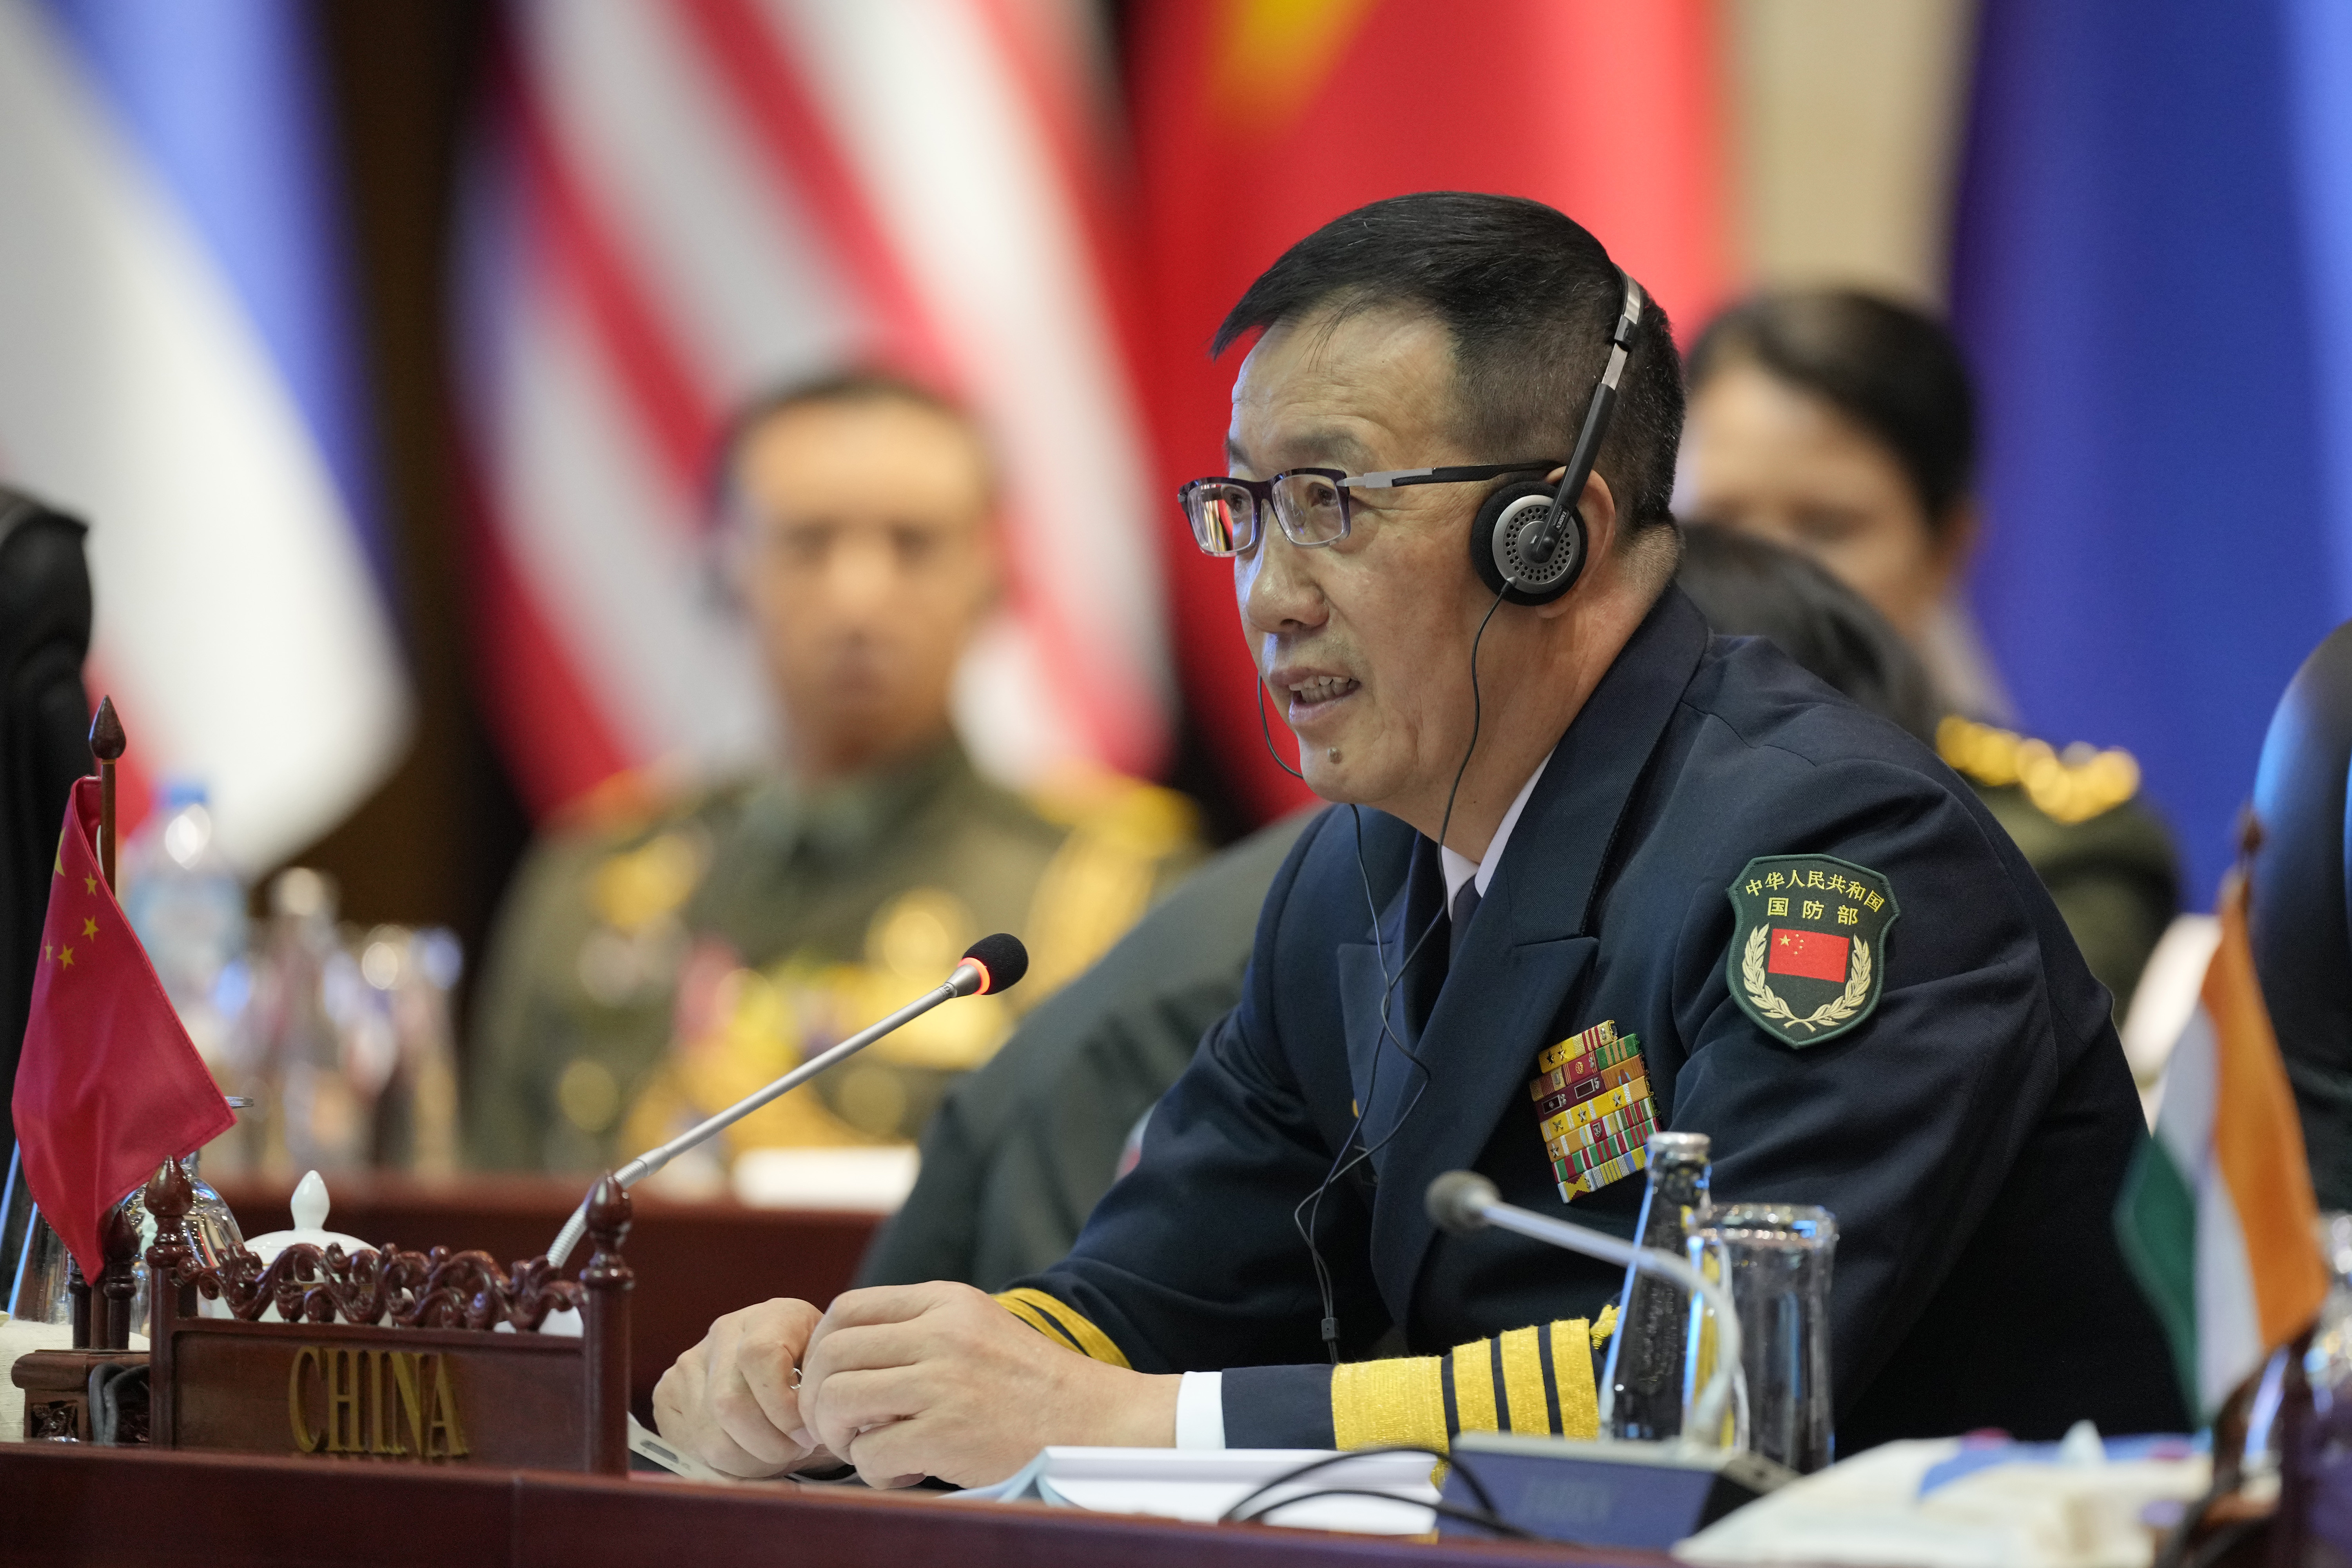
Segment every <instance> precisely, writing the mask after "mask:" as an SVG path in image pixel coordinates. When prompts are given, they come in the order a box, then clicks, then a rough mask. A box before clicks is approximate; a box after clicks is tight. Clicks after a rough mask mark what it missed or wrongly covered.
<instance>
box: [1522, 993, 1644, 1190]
mask: <svg viewBox="0 0 2352 1568" xmlns="http://www.w3.org/2000/svg"><path fill="white" fill-rule="evenodd" d="M1528 1094H1529V1095H1531V1096H1532V1097H1534V1100H1535V1102H1536V1120H1537V1122H1538V1131H1541V1132H1542V1134H1543V1141H1544V1149H1545V1151H1546V1152H1548V1153H1549V1154H1550V1156H1551V1169H1552V1174H1553V1175H1554V1176H1556V1177H1558V1178H1559V1195H1560V1199H1561V1201H1562V1202H1564V1203H1574V1202H1575V1201H1576V1197H1577V1194H1579V1193H1594V1192H1599V1191H1600V1190H1601V1188H1602V1187H1605V1186H1607V1185H1608V1184H1610V1183H1612V1182H1614V1181H1616V1180H1618V1179H1619V1178H1620V1177H1622V1176H1630V1175H1632V1174H1633V1173H1634V1172H1636V1171H1639V1170H1642V1169H1643V1168H1645V1167H1646V1166H1647V1165H1648V1164H1649V1163H1650V1151H1649V1142H1650V1134H1651V1133H1652V1132H1653V1131H1656V1129H1657V1121H1656V1116H1655V1113H1654V1110H1652V1108H1651V1104H1650V1079H1649V1074H1648V1072H1647V1070H1646V1069H1645V1068H1643V1065H1642V1037H1640V1036H1639V1035H1622V1036H1621V1035H1619V1034H1618V1033H1617V1026H1616V1025H1615V1024H1614V1023H1606V1024H1595V1025H1594V1026H1592V1027H1591V1028H1589V1029H1587V1030H1585V1031H1584V1032H1583V1033H1582V1034H1580V1035H1577V1036H1574V1037H1570V1038H1569V1039H1565V1040H1562V1041H1560V1042H1559V1044H1558V1045H1556V1046H1553V1047H1549V1049H1547V1050H1546V1051H1545V1052H1544V1053H1543V1055H1542V1056H1540V1057H1538V1058H1536V1076H1535V1078H1534V1079H1533V1080H1532V1081H1530V1082H1529V1083H1528Z"/></svg>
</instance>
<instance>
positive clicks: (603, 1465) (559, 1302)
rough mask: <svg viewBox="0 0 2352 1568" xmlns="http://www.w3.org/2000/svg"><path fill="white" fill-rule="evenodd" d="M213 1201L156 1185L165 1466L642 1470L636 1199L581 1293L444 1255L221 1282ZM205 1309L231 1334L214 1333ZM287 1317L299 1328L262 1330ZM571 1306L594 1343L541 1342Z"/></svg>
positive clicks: (332, 1251) (295, 1253) (296, 1265)
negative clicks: (207, 1264)
mask: <svg viewBox="0 0 2352 1568" xmlns="http://www.w3.org/2000/svg"><path fill="white" fill-rule="evenodd" d="M193 1203H194V1191H193V1189H192V1188H191V1187H190V1186H189V1184H188V1180H187V1177H186V1176H185V1174H184V1173H182V1171H181V1169H180V1166H179V1163H178V1162H177V1161H167V1162H165V1163H164V1164H163V1168H162V1169H161V1170H159V1171H158V1172H157V1173H155V1178H154V1180H153V1181H152V1182H150V1183H149V1184H148V1185H147V1212H148V1213H149V1214H151V1215H154V1217H155V1222H156V1237H155V1245H154V1246H153V1247H150V1248H149V1249H148V1252H147V1268H148V1272H149V1277H150V1279H152V1281H153V1288H152V1290H151V1291H150V1296H151V1298H152V1302H153V1310H152V1316H151V1319H150V1326H149V1331H148V1334H149V1352H148V1358H147V1359H148V1365H149V1369H150V1388H149V1419H148V1441H149V1442H151V1443H152V1445H153V1446H154V1447H159V1448H205V1449H215V1450H226V1451H229V1452H236V1453H247V1454H270V1455H276V1456H281V1457H285V1456H300V1455H316V1456H318V1457H320V1458H342V1459H348V1460H357V1461H361V1462H366V1463H375V1464H395V1465H396V1464H436V1465H440V1464H465V1465H479V1466H490V1467H495V1468H531V1469H546V1470H572V1471H592V1472H603V1473H605V1474H612V1475H618V1474H622V1473H625V1471H626V1470H627V1469H628V1461H629V1453H628V1430H627V1426H628V1399H629V1295H628V1293H629V1290H630V1288H631V1284H632V1281H633V1277H632V1275H631V1274H630V1271H629V1267H628V1264H627V1263H626V1262H625V1260H624V1259H623V1258H622V1257H621V1252H620V1247H621V1242H622V1239H623V1237H625V1235H626V1234H627V1232H628V1228H629V1198H628V1194H626V1193H625V1192H624V1191H623V1190H622V1189H621V1187H620V1185H619V1184H617V1183H615V1182H614V1180H613V1179H612V1178H611V1177H609V1176H607V1177H606V1178H605V1179H604V1183H603V1184H602V1185H600V1186H599V1187H598V1188H597V1190H596V1194H595V1196H594V1198H593V1200H592V1201H591V1202H590V1204H589V1207H588V1236H589V1237H590V1239H591V1240H592V1241H593V1243H594V1246H595V1251H594V1253H593V1256H591V1257H590V1258H589V1260H588V1264H587V1267H586V1268H583V1270H582V1271H581V1275H580V1279H579V1280H578V1282H577V1283H574V1282H572V1281H571V1280H567V1279H560V1278H558V1277H557V1275H556V1272H555V1270H554V1269H553V1268H550V1267H549V1266H548V1263H547V1260H546V1258H544V1257H541V1258H532V1259H530V1261H528V1262H525V1263H521V1264H518V1265H517V1266H516V1267H515V1268H514V1270H513V1271H512V1272H511V1273H509V1272H508V1271H507V1270H505V1269H502V1268H499V1266H498V1264H497V1263H496V1262H494V1261H493V1260H492V1259H491V1258H490V1257H489V1255H488V1253H484V1252H454V1253H453V1252H451V1251H450V1250H449V1249H448V1248H447V1247H435V1248H433V1249H432V1250H431V1251H429V1252H423V1253H418V1252H405V1251H401V1250H399V1249H397V1248H393V1247H386V1248H384V1249H383V1250H381V1251H362V1252H360V1253H357V1254H355V1255H353V1256H350V1257H346V1256H345V1255H344V1253H343V1250H342V1248H341V1247H325V1248H320V1247H312V1246H308V1245H304V1244H299V1243H298V1244H296V1245H294V1246H291V1247H288V1248H287V1249H286V1250H285V1251H284V1252H282V1253H280V1254H278V1257H277V1258H275V1259H274V1260H273V1261H271V1262H270V1263H269V1264H268V1266H267V1267H266V1268H265V1267H264V1266H263V1264H262V1262H261V1260H260V1258H257V1257H256V1256H255V1255H254V1254H252V1253H250V1252H239V1253H236V1254H234V1255H233V1256H231V1257H230V1258H228V1259H226V1261H225V1262H224V1263H223V1264H222V1265H221V1266H220V1267H218V1268H201V1267H199V1266H198V1265H197V1263H196V1262H195V1254H194V1248H193V1247H191V1246H190V1245H189V1242H188V1236H187V1230H186V1226H185V1221H186V1218H187V1214H188V1210H189V1208H190V1206H191V1205H193ZM200 1294H201V1295H203V1296H205V1297H206V1298H209V1299H211V1300H218V1301H223V1302H226V1304H227V1306H228V1310H229V1312H230V1314H231V1315H230V1316H229V1317H226V1318H205V1317H198V1316H196V1315H195V1308H196V1298H197V1297H198V1295H200ZM271 1307H275V1308H277V1309H278V1316H279V1317H280V1318H281V1319H282V1320H284V1321H280V1322H262V1321H258V1320H259V1319H260V1317H261V1315H262V1314H263V1313H264V1312H265V1311H267V1310H269V1309H270V1308H271ZM560 1307H564V1308H571V1309H572V1310H575V1311H577V1312H579V1313H580V1315H581V1318H582V1320H583V1332H582V1333H581V1334H580V1335H578V1336H577V1337H572V1336H562V1335H555V1334H541V1333H537V1332H534V1331H535V1330H536V1329H538V1328H539V1326H540V1325H541V1322H543V1321H545V1320H546V1318H547V1316H548V1314H549V1313H550V1312H551V1311H554V1310H556V1309H558V1308H560ZM502 1324H506V1325H511V1326H512V1328H513V1329H514V1330H515V1331H514V1332H501V1331H499V1326H500V1325H502ZM37 1353H38V1354H39V1355H41V1356H43V1357H52V1356H58V1355H83V1356H87V1355H88V1354H89V1352H37ZM127 1353H128V1352H109V1355H110V1358H113V1359H122V1358H125V1357H126V1356H127ZM33 1359H34V1358H33V1357H30V1356H28V1357H26V1358H25V1361H26V1362H30V1361H32V1360H33ZM23 1364H24V1363H19V1365H20V1367H22V1366H23ZM58 1370H59V1371H60V1372H62V1371H63V1370H64V1369H63V1368H62V1367H60V1368H59V1369H58ZM19 1381H21V1375H20V1378H19ZM28 1409H29V1401H28Z"/></svg>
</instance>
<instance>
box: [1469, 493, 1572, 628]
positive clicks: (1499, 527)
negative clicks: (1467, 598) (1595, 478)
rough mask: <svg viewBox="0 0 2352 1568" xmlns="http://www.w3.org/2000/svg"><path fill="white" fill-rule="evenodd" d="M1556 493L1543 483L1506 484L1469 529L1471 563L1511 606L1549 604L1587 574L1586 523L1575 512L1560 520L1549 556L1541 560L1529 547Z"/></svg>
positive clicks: (1482, 507)
mask: <svg viewBox="0 0 2352 1568" xmlns="http://www.w3.org/2000/svg"><path fill="white" fill-rule="evenodd" d="M1557 493H1558V492H1557V491H1556V490H1555V489H1553V487H1551V486H1550V485H1548V484H1544V483H1542V482H1540V481H1539V480H1534V479H1524V480H1521V481H1519V482H1518V483H1517V484H1508V485H1505V486H1504V487H1503V488H1502V489H1498V490H1496V492H1495V493H1494V494H1493V495H1490V496H1488V497H1487V498H1486V504H1485V505H1484V506H1481V507H1480V508H1479V509H1478V516H1477V519H1476V521H1474V522H1473V523H1472V524H1471V525H1470V564H1471V565H1472V566H1474V567H1475V568H1476V569H1477V573H1478V579H1479V581H1480V582H1482V583H1484V584H1486V587H1487V589H1488V590H1489V591H1490V592H1493V593H1496V594H1500V595H1502V596H1503V599H1504V602H1505V603H1507V604H1512V605H1549V604H1550V603H1551V602H1552V601H1553V600H1554V599H1557V598H1559V596H1560V595H1562V594H1565V593H1567V592H1568V591H1569V590H1570V588H1572V587H1574V586H1575V585H1576V580H1577V578H1578V577H1580V576H1581V575H1582V574H1583V573H1584V519H1583V518H1582V516H1580V514H1579V513H1578V512H1577V511H1576V510H1575V509H1574V508H1570V510H1569V513H1568V516H1567V517H1565V518H1564V519H1562V520H1561V522H1560V531H1559V544H1558V545H1557V546H1555V547H1554V549H1553V550H1552V552H1551V558H1550V559H1549V560H1548V561H1542V562H1538V561H1536V560H1534V559H1532V558H1531V556H1530V554H1529V552H1528V546H1529V544H1530V543H1532V542H1533V541H1534V539H1535V537H1536V535H1537V534H1538V533H1539V532H1541V531H1542V530H1543V525H1544V520H1545V519H1546V518H1547V517H1549V516H1550V514H1551V506H1552V498H1553V496H1554V495H1556V494H1557Z"/></svg>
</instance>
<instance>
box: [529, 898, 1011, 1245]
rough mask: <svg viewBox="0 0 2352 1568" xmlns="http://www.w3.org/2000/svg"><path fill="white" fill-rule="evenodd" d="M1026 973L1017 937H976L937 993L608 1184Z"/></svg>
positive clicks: (624, 1180) (580, 1223) (650, 1169)
mask: <svg viewBox="0 0 2352 1568" xmlns="http://www.w3.org/2000/svg"><path fill="white" fill-rule="evenodd" d="M1026 973H1029V950H1028V949H1027V948H1025V947H1024V946H1022V945H1021V939H1020V938H1019V937H1017V936H1011V935H1008V934H1007V933H1005V932H1003V931H999V932H997V933H996V934H995V935H994V936H984V937H982V938H981V939H980V940H979V941H978V942H973V943H972V944H971V946H970V947H968V948H966V949H964V953H963V962H962V963H959V964H957V965H956V966H955V970H954V972H953V973H950V975H949V976H948V978H947V983H946V984H943V985H941V986H940V987H939V988H938V989H937V990H934V991H927V992H925V993H924V994H922V995H920V996H918V997H916V998H915V999H914V1000H913V1001H912V1002H909V1003H908V1004H907V1005H905V1006H903V1007H901V1008H899V1009H898V1011H897V1012H895V1013H893V1014H891V1015H890V1016H888V1017H887V1018H885V1019H883V1020H882V1021H881V1022H879V1023H877V1024H871V1025H868V1026H866V1027H865V1028H863V1029H860V1030H859V1031H857V1033H856V1034H854V1035H852V1036H850V1037H849V1038H847V1039H845V1040H844V1041H842V1042H841V1044H839V1045H837V1046H835V1047H833V1048H832V1049H831V1050H829V1051H826V1052H824V1053H823V1054H822V1055H819V1056H814V1057H811V1058H809V1059H808V1060H806V1061H804V1062H803V1063H802V1064H801V1065H800V1066H798V1067H796V1068H793V1070H792V1071H790V1072H788V1073H786V1074H785V1075H784V1076H783V1077H782V1078H780V1079H777V1080H776V1081H775V1082H773V1083H772V1084H770V1085H768V1087H767V1088H765V1089H758V1090H755V1091H754V1092H752V1093H751V1094H748V1095H745V1096H744V1097H743V1098H742V1099H741V1100H737V1101H736V1102H735V1103H734V1104H732V1105H730V1106H729V1107H728V1108H727V1109H726V1110H722V1111H720V1112H719V1114H718V1115H716V1116H714V1117H712V1118H710V1120H709V1121H705V1122H703V1123H702V1124H701V1125H700V1126H698V1127H693V1128H689V1129H688V1130H687V1131H684V1132H681V1133H679V1134H678V1135H677V1137H675V1138H673V1139H671V1140H670V1141H669V1142H667V1143H665V1144H663V1145H662V1146H661V1147H660V1148H658V1149H648V1150H646V1152H644V1153H642V1154H640V1155H638V1156H637V1157H636V1158H635V1159H634V1160H632V1161H630V1162H629V1163H627V1164H625V1165H624V1166H622V1167H621V1168H620V1169H619V1170H617V1171H615V1172H614V1173H613V1179H614V1181H616V1182H618V1183H620V1184H621V1185H622V1186H623V1187H634V1186H635V1185H636V1184H638V1183H639V1182H641V1181H643V1180H645V1178H646V1177H647V1176H650V1175H652V1174H653V1173H655V1172H656V1171H658V1170H660V1169H661V1168H662V1167H663V1166H664V1165H667V1164H668V1163H670V1162H671V1161H672V1160H675V1159H677V1157H678V1156H679V1155H680V1154H683V1153H685V1152H687V1151H688V1149H691V1148H693V1147H695V1146H696V1145H697V1144H698V1143H700V1142H703V1141H704V1140H705V1139H707V1138H709V1136H710V1135H711V1134H712V1133H714V1132H717V1131H721V1130H723V1129H725V1128H728V1127H731V1126H733V1125H734V1124H735V1123H736V1122H738V1121H742V1120H743V1118H745V1117H747V1116H749V1115H751V1112H753V1111H755V1110H759V1109H760V1107H761V1106H763V1105H765V1104H767V1103H768V1102H769V1101H770V1100H774V1099H775V1098H776V1097H777V1096H779V1095H782V1094H788V1093H790V1092H791V1091H792V1090H793V1089H798V1088H799V1087H800V1086H801V1085H803V1084H804V1083H806V1082H808V1080H809V1079H813V1078H814V1077H816V1075H817V1074H819V1073H821V1072H823V1071H824V1069H825V1068H829V1067H831V1066H833V1065H834V1064H835V1062H839V1061H842V1060H845V1059H846V1058H850V1057H854V1056H856V1054H857V1053H858V1052H860V1051H862V1050H864V1049H865V1048H866V1047H868V1046H870V1045H872V1044H873V1043H874V1042H875V1041H877V1040H878V1039H880V1038H881V1037H883V1036H885V1035H887V1034H889V1033H890V1032H891V1031H892V1030H894V1029H898V1028H902V1027H904V1026H907V1025H908V1024H911V1023H913V1022H914V1021H915V1020H916V1019H917V1018H919V1017H921V1016H923V1015H924V1014H926V1013H928V1012H929V1011H930V1010H931V1009H932V1008H934V1007H936V1006H938V1005H940V1003H942V1002H952V1001H954V1000H955V999H956V998H957V997H959V996H988V995H993V994H996V993H998V992H1001V991H1010V990H1012V989H1013V987H1014V986H1015V985H1018V984H1020V983H1021V977H1022V976H1023V975H1024V974H1026ZM594 1196H595V1188H593V1187H591V1188H590V1189H589V1191H588V1196H587V1197H583V1198H582V1199H581V1200H580V1206H579V1207H578V1208H576V1209H573V1210H572V1217H571V1218H570V1219H567V1220H565V1221H564V1222H563V1228H562V1230H560V1231H558V1232H556V1234H555V1245H554V1246H552V1247H549V1248H548V1249H547V1261H548V1263H549V1265H550V1266H551V1267H552V1268H562V1267H563V1260H564V1259H565V1258H569V1257H571V1256H572V1248H573V1247H577V1246H578V1245H579V1244H580V1237H582V1235H583V1234H584V1233H585V1232H586V1231H587V1228H588V1204H589V1201H590V1199H592V1198H593V1197H594Z"/></svg>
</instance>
